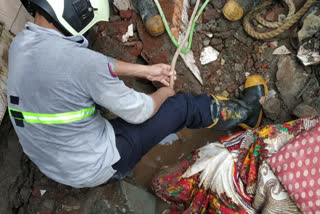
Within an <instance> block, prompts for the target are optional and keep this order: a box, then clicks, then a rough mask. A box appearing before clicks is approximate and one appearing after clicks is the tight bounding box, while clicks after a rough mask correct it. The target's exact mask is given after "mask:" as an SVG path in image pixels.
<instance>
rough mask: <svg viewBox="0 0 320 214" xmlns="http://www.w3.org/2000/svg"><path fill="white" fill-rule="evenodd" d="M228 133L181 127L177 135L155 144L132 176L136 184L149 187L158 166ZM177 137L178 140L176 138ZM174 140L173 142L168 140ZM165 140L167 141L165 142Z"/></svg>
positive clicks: (173, 161) (177, 158) (172, 161)
mask: <svg viewBox="0 0 320 214" xmlns="http://www.w3.org/2000/svg"><path fill="white" fill-rule="evenodd" d="M226 135H228V133H227V132H219V131H215V130H213V129H198V130H191V129H183V130H182V131H180V132H178V133H177V135H172V136H170V137H169V138H168V139H167V140H165V141H162V143H161V144H158V145H157V146H155V147H154V148H153V149H152V150H151V151H150V152H149V153H148V154H147V155H145V156H144V157H143V158H142V160H141V161H140V162H139V163H138V164H137V166H136V167H135V169H134V177H135V179H136V182H137V184H138V185H141V186H143V187H145V188H147V189H148V188H149V187H150V185H151V180H152V178H153V176H154V175H155V174H156V173H157V172H158V170H159V169H160V167H162V166H165V165H170V164H173V163H175V162H177V161H178V160H179V159H180V158H182V157H184V156H186V155H188V154H190V152H192V151H194V150H196V149H198V148H199V147H201V146H203V145H205V144H207V143H208V142H214V141H217V140H218V139H219V138H220V137H223V136H226ZM177 138H178V140H176V139H177ZM172 140H175V141H173V142H170V141H172ZM166 141H167V142H166Z"/></svg>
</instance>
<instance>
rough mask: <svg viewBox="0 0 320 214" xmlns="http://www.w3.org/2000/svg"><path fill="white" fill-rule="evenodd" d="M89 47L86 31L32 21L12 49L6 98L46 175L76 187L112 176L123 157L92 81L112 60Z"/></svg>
mask: <svg viewBox="0 0 320 214" xmlns="http://www.w3.org/2000/svg"><path fill="white" fill-rule="evenodd" d="M86 47H87V40H85V39H84V38H83V37H80V36H77V37H64V36H63V35H62V34H60V33H58V32H56V31H54V30H49V29H45V28H41V27H39V26H37V25H35V24H32V23H28V25H27V27H26V29H25V30H23V31H22V32H21V33H20V34H19V35H18V36H17V37H16V38H15V40H14V41H13V43H12V45H11V47H10V51H9V81H8V103H9V109H10V113H11V114H15V115H13V117H11V119H12V123H13V124H14V126H15V129H16V132H17V134H18V136H19V140H20V142H21V144H22V147H23V149H24V152H25V153H26V154H27V155H28V156H29V157H30V159H32V161H34V162H35V163H36V164H37V166H38V167H39V168H40V170H41V171H42V172H44V173H45V174H46V175H47V176H49V177H51V178H53V179H54V180H56V181H58V182H61V183H64V184H68V185H72V186H75V187H82V186H91V185H92V186H95V185H97V184H100V183H102V182H104V181H106V180H108V179H109V178H110V177H111V176H112V174H113V173H114V172H115V171H114V170H113V169H112V167H111V165H112V164H113V163H115V162H116V161H118V160H119V154H118V151H117V149H116V147H115V139H114V137H115V136H114V132H113V128H112V126H111V125H110V123H109V122H108V121H106V120H104V119H103V118H102V117H101V116H100V114H99V113H98V112H96V111H94V106H95V104H94V103H95V102H94V100H93V99H92V93H94V92H93V90H92V89H91V88H92V87H91V86H90V84H94V83H93V81H94V78H98V77H95V76H97V75H91V74H90V72H95V71H96V70H97V69H102V67H103V68H104V69H105V70H107V64H109V66H114V60H113V59H111V58H107V57H105V56H102V55H100V54H98V53H95V52H93V51H90V50H88V49H87V48H86ZM102 64H103V65H102ZM110 78H112V77H110ZM21 115H23V118H21ZM11 116H12V115H11ZM19 117H20V118H19Z"/></svg>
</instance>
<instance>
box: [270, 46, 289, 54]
mask: <svg viewBox="0 0 320 214" xmlns="http://www.w3.org/2000/svg"><path fill="white" fill-rule="evenodd" d="M272 54H273V55H287V54H291V52H290V51H289V50H288V48H287V47H286V46H285V45H282V46H280V47H278V48H277V49H275V50H274V51H273V53H272Z"/></svg>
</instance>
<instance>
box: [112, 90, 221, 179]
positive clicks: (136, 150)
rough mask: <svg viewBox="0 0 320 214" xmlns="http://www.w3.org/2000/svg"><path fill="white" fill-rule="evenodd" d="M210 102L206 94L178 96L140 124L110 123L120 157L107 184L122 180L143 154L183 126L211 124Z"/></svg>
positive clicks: (120, 120) (118, 119)
mask: <svg viewBox="0 0 320 214" xmlns="http://www.w3.org/2000/svg"><path fill="white" fill-rule="evenodd" d="M210 103H211V98H210V97H209V96H208V95H205V94H202V95H198V96H192V95H190V94H178V95H175V96H173V97H170V98H168V99H167V100H166V101H165V102H164V103H163V105H162V106H161V107H160V109H159V111H158V112H157V113H156V114H155V115H154V116H153V117H152V118H150V119H149V120H147V121H146V122H144V123H142V124H138V125H137V124H130V123H128V122H126V121H124V120H122V119H121V118H117V119H114V120H111V121H110V122H111V124H112V126H113V128H114V131H115V135H116V145H117V148H118V151H119V153H120V157H121V158H120V160H119V161H118V162H117V163H115V164H114V165H113V166H112V167H113V169H115V170H117V173H116V174H115V175H114V176H113V178H112V179H111V180H110V182H112V180H113V181H114V180H119V179H122V178H124V177H125V176H126V175H127V174H128V173H129V171H130V170H131V169H133V167H134V166H135V165H136V164H137V163H138V162H139V160H140V159H141V158H142V156H143V155H145V154H146V153H147V152H148V151H149V150H150V149H152V147H154V146H155V145H157V144H158V143H159V142H160V141H161V140H162V139H164V138H165V137H167V136H168V135H169V134H172V133H175V132H177V131H179V130H180V129H182V128H184V127H188V128H191V129H197V128H203V127H208V126H210V125H212V123H213V121H212V117H211V112H210ZM215 109H216V108H214V111H215ZM214 115H215V113H214Z"/></svg>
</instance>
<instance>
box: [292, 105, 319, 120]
mask: <svg viewBox="0 0 320 214" xmlns="http://www.w3.org/2000/svg"><path fill="white" fill-rule="evenodd" d="M293 114H294V115H295V116H297V117H298V118H303V117H315V116H320V114H319V113H318V112H317V111H316V110H315V109H314V108H313V107H311V106H309V105H307V104H305V103H301V104H299V105H298V106H297V107H296V108H295V109H294V110H293Z"/></svg>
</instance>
